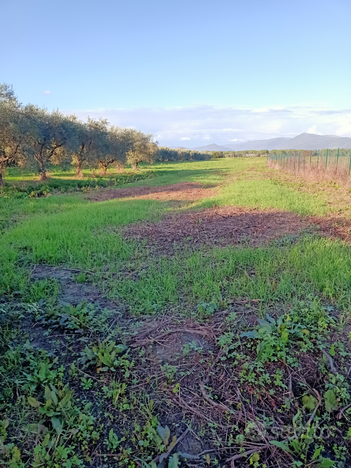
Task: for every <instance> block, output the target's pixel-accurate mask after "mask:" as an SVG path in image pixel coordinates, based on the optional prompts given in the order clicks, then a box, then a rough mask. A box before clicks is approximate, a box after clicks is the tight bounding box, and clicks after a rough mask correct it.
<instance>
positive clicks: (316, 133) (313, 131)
mask: <svg viewBox="0 0 351 468" xmlns="http://www.w3.org/2000/svg"><path fill="white" fill-rule="evenodd" d="M307 133H314V134H315V135H323V134H322V133H320V132H319V131H318V130H317V125H312V127H311V128H309V129H308V130H307Z"/></svg>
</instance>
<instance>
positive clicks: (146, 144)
mask: <svg viewBox="0 0 351 468" xmlns="http://www.w3.org/2000/svg"><path fill="white" fill-rule="evenodd" d="M157 148H158V147H157V143H156V142H154V141H152V135H150V134H149V135H145V134H144V133H142V132H139V131H136V130H133V143H132V148H131V149H130V150H129V151H128V153H127V163H128V164H131V166H132V169H134V170H135V171H136V170H137V168H138V164H139V163H141V162H148V163H150V164H152V163H153V162H154V161H155V157H156V154H157Z"/></svg>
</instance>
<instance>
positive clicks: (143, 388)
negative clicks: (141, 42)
mask: <svg viewBox="0 0 351 468" xmlns="http://www.w3.org/2000/svg"><path fill="white" fill-rule="evenodd" d="M84 175H85V178H84V179H83V180H76V179H75V178H74V175H73V173H69V172H53V173H52V174H51V178H50V179H49V180H48V181H46V182H45V184H44V183H43V182H40V183H39V182H38V181H36V179H37V177H35V176H34V175H33V174H31V173H20V172H19V171H18V169H9V171H8V174H7V176H6V183H7V187H5V189H2V191H0V235H1V237H0V269H1V270H0V271H1V275H0V356H1V359H0V374H1V380H0V465H1V466H8V467H11V468H17V467H71V466H87V467H88V466H91V467H114V466H121V467H123V466H125V467H131V468H132V467H142V468H154V467H156V466H160V467H167V466H168V467H170V468H172V467H177V466H184V467H185V466H191V467H202V466H203V467H205V466H208V467H210V466H214V467H215V466H221V467H222V466H223V467H224V466H229V467H246V466H247V467H249V466H253V467H267V468H268V467H291V466H295V467H299V466H303V467H322V468H323V467H344V466H350V465H351V446H350V444H351V388H350V376H349V374H350V371H351V345H350V341H351V326H350V312H351V250H350V246H349V242H350V240H351V206H350V191H349V190H348V189H347V188H345V187H343V186H339V185H338V184H337V183H333V182H324V183H318V184H317V183H312V182H308V181H304V180H303V179H302V178H299V177H298V176H295V175H292V174H284V172H278V171H274V170H273V169H270V168H267V167H266V160H265V158H235V159H227V158H226V159H218V160H213V161H201V162H186V163H163V164H158V165H153V166H142V167H141V168H140V170H139V171H138V172H132V171H127V172H125V173H123V174H119V173H114V172H110V173H109V172H108V173H107V175H106V176H105V177H96V175H95V174H92V173H91V172H86V173H85V174H84Z"/></svg>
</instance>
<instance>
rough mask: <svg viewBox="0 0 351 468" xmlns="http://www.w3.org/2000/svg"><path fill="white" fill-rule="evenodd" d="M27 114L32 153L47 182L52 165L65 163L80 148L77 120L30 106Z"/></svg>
mask: <svg viewBox="0 0 351 468" xmlns="http://www.w3.org/2000/svg"><path fill="white" fill-rule="evenodd" d="M24 112H25V115H26V117H27V119H28V122H29V145H28V146H29V148H28V151H29V152H30V153H31V156H32V160H34V162H35V165H36V166H37V168H38V170H39V172H40V179H41V180H46V179H47V171H48V167H49V165H50V164H60V163H62V162H63V161H64V160H65V159H67V158H69V157H70V156H71V155H72V153H73V151H74V149H75V148H76V147H77V131H76V130H77V129H76V125H75V119H74V117H66V116H64V115H63V114H61V113H60V112H58V111H54V112H48V111H47V110H46V109H41V108H39V107H37V106H33V105H28V106H26V107H25V108H24Z"/></svg>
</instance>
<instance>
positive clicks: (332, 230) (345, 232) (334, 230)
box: [310, 216, 351, 243]
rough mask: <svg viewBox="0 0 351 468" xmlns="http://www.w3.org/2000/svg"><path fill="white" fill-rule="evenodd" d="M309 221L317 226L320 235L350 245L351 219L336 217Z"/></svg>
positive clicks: (312, 218)
mask: <svg viewBox="0 0 351 468" xmlns="http://www.w3.org/2000/svg"><path fill="white" fill-rule="evenodd" d="M310 221H311V222H313V223H314V224H316V225H318V227H319V233H320V234H321V235H323V236H325V237H331V238H332V239H341V240H343V241H345V242H348V243H351V219H346V218H342V217H337V216H335V217H327V218H322V217H311V218H310Z"/></svg>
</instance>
